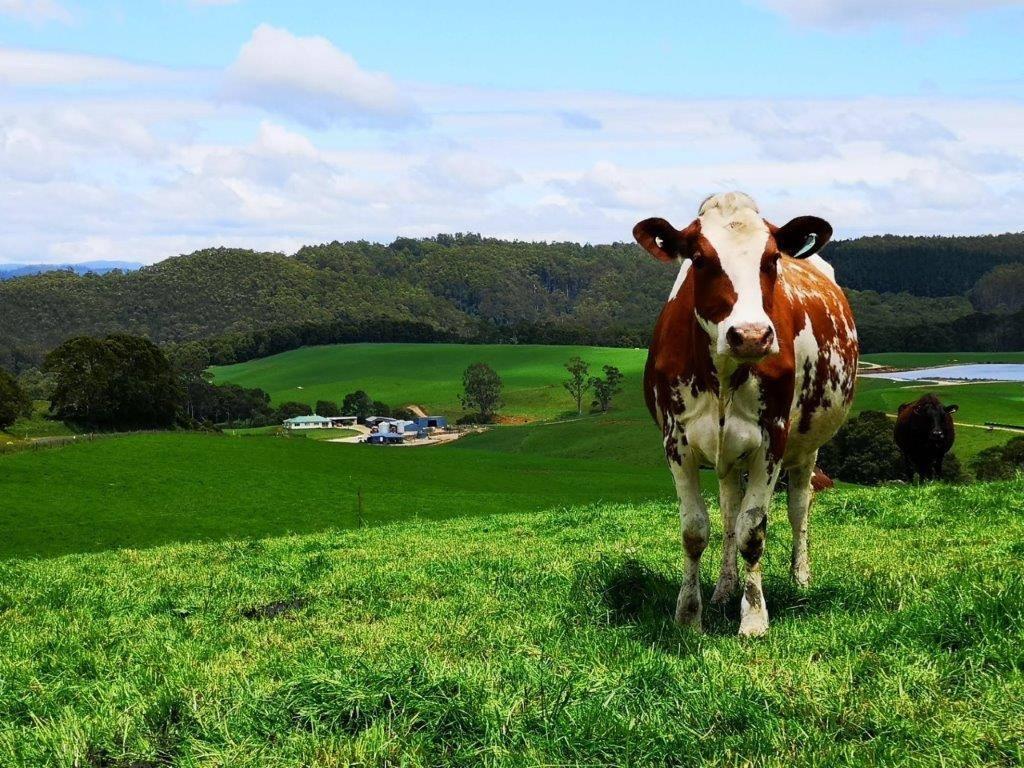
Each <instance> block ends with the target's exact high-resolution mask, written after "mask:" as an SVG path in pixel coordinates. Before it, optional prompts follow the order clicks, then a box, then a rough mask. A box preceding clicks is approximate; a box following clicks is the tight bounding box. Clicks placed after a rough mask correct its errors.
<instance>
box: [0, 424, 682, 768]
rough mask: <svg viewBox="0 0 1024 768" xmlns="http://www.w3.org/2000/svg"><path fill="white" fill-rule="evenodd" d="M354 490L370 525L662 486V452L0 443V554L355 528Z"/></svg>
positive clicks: (666, 487)
mask: <svg viewBox="0 0 1024 768" xmlns="http://www.w3.org/2000/svg"><path fill="white" fill-rule="evenodd" d="M655 442H657V441H656V440H655ZM359 488H362V489H363V509H364V513H363V514H364V519H365V521H366V522H367V523H369V524H379V523H386V522H393V521H396V520H407V519H410V518H416V517H419V518H426V519H435V520H436V519H441V518H449V517H458V516H462V515H486V514H491V513H497V512H520V511H527V510H538V509H546V508H550V507H556V506H560V505H570V504H581V503H591V502H597V501H639V500H645V499H666V498H670V497H671V496H672V494H673V490H672V483H671V479H670V477H669V475H668V473H667V472H666V471H665V469H664V466H663V465H662V464H661V463H652V465H651V466H646V467H645V466H638V465H637V464H635V463H633V464H627V463H620V462H617V461H615V460H613V459H608V458H604V459H597V458H595V459H586V460H580V459H572V458H559V457H553V456H551V455H547V454H544V453H538V454H536V455H531V454H528V453H509V452H502V451H496V450H484V449H473V448H472V447H465V448H460V449H458V450H456V449H453V448H449V447H446V446H439V447H429V448H386V447H379V446H365V445H336V444H329V443H323V442H318V441H315V440H309V439H305V438H295V439H273V438H269V437H258V436H257V437H231V436H218V435H208V434H195V433H182V432H179V433H165V434H140V435H129V436H125V437H118V438H111V439H107V440H97V441H95V442H89V443H85V444H82V445H75V446H72V447H67V448H57V449H49V450H40V451H24V452H21V453H15V454H10V455H0V499H3V504H2V505H0V530H2V531H3V532H4V535H3V536H2V537H0V558H4V557H29V556H54V555H61V554H66V553H72V552H90V551H99V550H105V549H111V548H115V547H133V548H140V547H151V546H155V545H159V544H165V543H168V542H178V541H196V540H221V539H246V538H253V537H262V536H273V535H280V534H284V533H307V532H312V531H321V530H325V529H328V528H338V527H340V528H346V527H352V526H354V525H356V523H357V490H358V489H359ZM0 764H2V763H0Z"/></svg>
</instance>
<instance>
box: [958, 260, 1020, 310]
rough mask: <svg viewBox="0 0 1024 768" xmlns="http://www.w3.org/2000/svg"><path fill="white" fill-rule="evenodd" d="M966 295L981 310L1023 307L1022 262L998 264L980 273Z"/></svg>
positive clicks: (1018, 308)
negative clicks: (982, 273)
mask: <svg viewBox="0 0 1024 768" xmlns="http://www.w3.org/2000/svg"><path fill="white" fill-rule="evenodd" d="M968 296H969V297H970V299H971V303H972V304H973V305H974V308H975V309H977V310H979V311H981V312H1016V311H1018V310H1020V309H1024V263H1017V264H1000V265H999V266H998V267H995V268H994V269H992V270H990V271H988V272H986V273H985V274H984V275H982V276H981V277H980V278H979V279H978V282H977V283H975V284H974V287H973V288H972V289H971V291H970V293H969V294H968Z"/></svg>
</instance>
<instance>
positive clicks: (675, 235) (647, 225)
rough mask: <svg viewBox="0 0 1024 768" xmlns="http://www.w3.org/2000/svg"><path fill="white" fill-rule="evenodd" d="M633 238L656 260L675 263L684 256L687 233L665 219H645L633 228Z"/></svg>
mask: <svg viewBox="0 0 1024 768" xmlns="http://www.w3.org/2000/svg"><path fill="white" fill-rule="evenodd" d="M633 237H635V238H636V241H637V242H638V243H640V245H642V246H643V247H644V249H645V250H646V251H647V252H648V253H649V254H651V256H653V257H654V258H656V259H661V260H662V261H675V260H676V259H678V258H679V257H680V255H682V249H683V244H684V242H685V239H686V233H685V230H684V231H680V230H678V229H676V228H675V227H673V226H672V225H671V224H669V223H668V222H667V221H665V219H659V218H653V219H644V220H643V221H641V222H640V223H639V224H637V225H636V226H635V227H633Z"/></svg>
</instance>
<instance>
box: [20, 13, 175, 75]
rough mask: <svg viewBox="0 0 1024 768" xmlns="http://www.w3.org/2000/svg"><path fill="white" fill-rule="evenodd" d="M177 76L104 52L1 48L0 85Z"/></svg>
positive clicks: (164, 70)
mask: <svg viewBox="0 0 1024 768" xmlns="http://www.w3.org/2000/svg"><path fill="white" fill-rule="evenodd" d="M2 1H3V0H0V2H2ZM176 77H178V76H177V75H175V74H173V73H171V72H170V71H168V70H166V69H162V68H160V67H153V66H144V65H139V64H132V63H130V62H127V61H124V60H122V59H115V58H109V57H104V56H88V55H85V54H75V53H55V52H51V51H30V50H23V49H17V48H0V85H7V86H14V87H21V88H29V87H40V86H52V85H80V84H86V83H94V82H108V83H110V82H114V83H139V82H153V81H157V80H170V79H175V78H176Z"/></svg>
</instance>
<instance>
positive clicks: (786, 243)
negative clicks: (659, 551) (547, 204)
mask: <svg viewBox="0 0 1024 768" xmlns="http://www.w3.org/2000/svg"><path fill="white" fill-rule="evenodd" d="M633 235H634V237H635V238H636V239H637V241H638V242H639V243H640V244H641V245H642V246H643V247H644V248H645V249H647V250H648V251H649V252H650V253H651V254H652V255H654V256H655V257H657V258H659V259H661V260H662V261H675V262H678V263H679V264H680V268H679V277H678V278H677V279H676V282H675V285H674V286H673V287H672V292H671V294H670V295H669V299H668V302H667V303H666V304H665V308H664V309H663V310H662V312H661V316H660V317H659V318H658V323H657V325H656V326H655V329H654V338H653V341H652V342H651V347H650V351H649V354H648V357H647V369H646V372H645V376H644V388H645V394H646V398H647V406H648V408H649V409H650V411H651V414H652V415H653V416H654V419H655V420H656V421H657V423H658V426H659V427H661V430H662V434H663V437H664V444H665V454H666V456H667V457H668V463H669V468H670V470H671V471H672V476H673V478H674V480H675V485H676V492H677V494H678V496H679V514H680V519H681V524H682V525H681V527H682V540H683V549H684V550H685V557H686V562H685V569H684V577H683V584H682V587H681V588H680V590H679V599H678V601H677V603H676V621H678V622H680V623H683V624H689V625H691V626H693V627H697V628H699V627H700V621H701V610H702V605H701V592H700V557H701V553H703V551H704V548H705V547H706V546H707V544H708V537H709V534H710V525H709V521H708V511H707V507H706V505H705V503H704V501H703V499H702V498H701V494H700V485H699V482H698V470H699V468H700V467H701V466H702V465H708V466H711V467H713V468H714V469H715V471H716V473H717V474H718V481H719V493H720V500H721V508H722V523H723V527H724V533H725V544H724V554H723V561H722V571H721V575H720V577H719V579H718V584H717V586H716V588H715V592H714V595H713V596H712V598H711V600H712V602H715V603H717V602H723V601H725V600H727V599H728V598H729V597H730V595H731V594H732V593H733V592H734V591H735V590H736V587H737V584H738V580H737V567H736V551H737V549H738V550H739V552H740V554H741V555H742V556H743V558H744V560H746V563H747V567H746V579H745V584H744V587H743V596H742V600H741V603H740V634H741V635H759V634H762V633H764V632H765V631H767V629H768V610H767V607H766V605H765V599H764V594H763V592H762V590H761V567H760V560H761V555H762V552H763V550H764V540H765V529H766V526H767V517H768V506H769V504H770V502H771V497H772V493H773V491H774V489H775V484H776V482H777V480H778V478H779V474H780V472H782V471H783V470H787V471H788V473H789V484H788V496H789V522H790V524H791V525H792V527H793V556H792V575H793V578H794V579H795V580H796V582H797V584H799V585H801V586H806V585H807V584H808V582H809V579H810V569H809V562H808V557H807V514H808V508H809V506H810V501H811V476H812V474H813V473H814V466H815V459H816V458H817V455H818V448H819V447H820V446H821V445H822V444H823V443H825V442H826V441H827V440H828V439H829V438H831V437H832V435H833V434H834V433H835V431H836V430H837V429H838V428H839V426H840V425H841V424H842V423H843V420H844V419H845V418H846V413H847V411H848V410H849V407H850V402H851V400H852V399H853V389H854V380H855V377H856V370H857V332H856V329H855V327H854V322H853V316H852V314H851V312H850V306H849V304H847V301H846V297H845V296H844V295H843V292H842V291H841V290H840V289H839V286H838V285H836V282H835V277H834V273H833V271H832V268H831V267H830V266H829V265H828V264H827V263H826V262H825V261H824V260H822V259H821V257H820V256H816V255H815V254H816V253H817V252H818V251H819V250H820V249H821V247H822V246H824V245H825V243H826V242H828V240H829V238H830V237H831V236H832V227H831V226H829V224H828V222H826V221H824V220H822V219H819V218H816V217H814V216H801V217H799V218H796V219H793V220H792V221H791V222H789V223H788V224H786V225H785V226H783V227H776V226H775V225H773V224H770V223H768V222H767V221H765V220H764V219H763V218H762V217H761V215H760V213H759V212H758V209H757V205H756V204H755V203H754V201H753V200H752V199H751V198H750V197H748V196H747V195H745V194H743V193H740V192H730V193H726V194H721V195H713V196H711V197H709V198H707V199H706V200H705V201H704V202H703V204H702V205H701V206H700V211H699V213H698V216H697V219H696V220H694V221H693V222H692V223H691V224H689V225H688V226H687V227H685V228H684V229H676V228H674V227H673V226H672V225H671V224H669V223H668V222H667V221H665V220H664V219H657V218H655V219H646V220H644V221H641V222H640V223H639V224H637V225H636V227H635V228H634V229H633ZM744 478H746V479H745V480H744Z"/></svg>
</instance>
